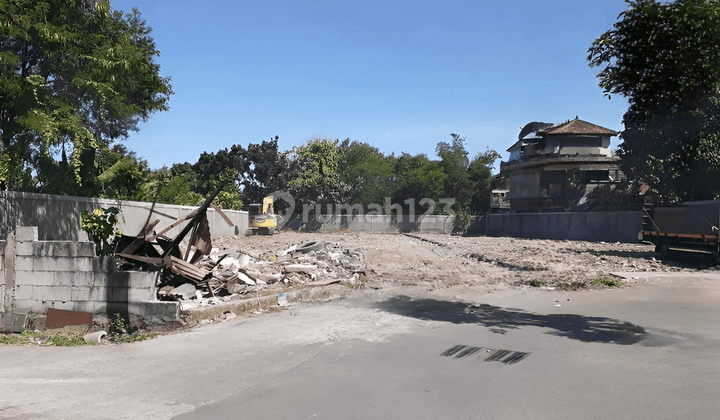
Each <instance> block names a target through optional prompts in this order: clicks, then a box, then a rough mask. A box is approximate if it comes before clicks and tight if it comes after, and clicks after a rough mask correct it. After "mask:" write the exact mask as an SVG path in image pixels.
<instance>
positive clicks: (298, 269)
mask: <svg viewBox="0 0 720 420" xmlns="http://www.w3.org/2000/svg"><path fill="white" fill-rule="evenodd" d="M317 268H318V266H317V265H315V264H289V265H286V266H285V272H286V273H307V274H310V273H312V272H314V271H315V270H317Z"/></svg>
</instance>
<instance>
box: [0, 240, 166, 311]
mask: <svg viewBox="0 0 720 420" xmlns="http://www.w3.org/2000/svg"><path fill="white" fill-rule="evenodd" d="M8 248H9V247H8V246H7V242H6V243H5V246H3V247H2V248H0V249H2V251H0V252H2V253H3V254H8V253H11V252H13V253H14V261H11V262H10V264H7V263H4V264H3V265H2V267H3V269H2V270H1V271H0V274H2V276H0V282H1V283H2V284H3V285H4V292H5V294H6V295H5V296H4V297H5V298H6V297H10V299H3V300H4V301H5V302H6V304H5V308H4V309H5V310H6V311H12V312H21V313H30V312H34V313H44V312H46V311H47V310H48V309H50V308H54V309H63V310H73V311H84V312H92V313H114V312H118V313H130V314H134V315H139V316H165V317H169V318H176V317H177V314H178V306H177V303H176V302H159V301H157V298H156V287H155V284H156V275H157V273H151V272H140V271H117V270H116V267H115V258H114V257H112V256H105V257H98V256H96V255H95V244H93V243H92V242H83V241H40V240H38V228H37V227H22V226H21V227H18V228H17V231H16V236H15V244H14V249H8ZM0 260H5V258H0Z"/></svg>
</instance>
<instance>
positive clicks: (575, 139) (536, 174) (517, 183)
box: [500, 117, 625, 212]
mask: <svg viewBox="0 0 720 420" xmlns="http://www.w3.org/2000/svg"><path fill="white" fill-rule="evenodd" d="M617 134H618V133H617V132H616V131H613V130H610V129H607V128H604V127H600V126H599V125H595V124H591V123H589V122H587V121H583V120H580V119H578V118H577V117H576V118H575V119H574V120H571V121H567V122H564V123H562V124H557V125H554V124H550V123H543V122H531V123H528V124H526V125H525V127H523V129H522V130H521V131H520V134H519V136H518V141H517V142H516V143H515V144H513V145H512V146H510V148H509V149H507V151H508V153H509V154H510V157H509V159H508V161H507V162H501V163H500V172H501V173H505V174H507V175H508V176H509V178H510V192H509V193H508V199H509V201H510V208H511V210H512V211H515V212H537V211H576V210H583V207H584V206H585V205H586V203H587V198H588V196H589V194H590V193H591V192H592V190H593V189H595V188H596V187H597V186H599V185H606V184H608V183H612V182H616V181H621V180H624V178H625V177H624V175H623V173H622V171H620V161H619V158H617V157H615V156H613V155H612V152H611V151H610V138H611V137H613V136H616V135H617Z"/></svg>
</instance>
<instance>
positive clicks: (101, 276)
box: [92, 271, 111, 287]
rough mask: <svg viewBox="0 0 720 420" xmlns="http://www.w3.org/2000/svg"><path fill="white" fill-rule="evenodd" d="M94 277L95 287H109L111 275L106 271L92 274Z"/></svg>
mask: <svg viewBox="0 0 720 420" xmlns="http://www.w3.org/2000/svg"><path fill="white" fill-rule="evenodd" d="M92 275H93V286H99V287H107V285H108V284H109V283H110V282H109V281H108V277H109V276H110V275H111V274H109V273H106V272H104V271H98V272H95V273H92Z"/></svg>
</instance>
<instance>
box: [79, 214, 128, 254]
mask: <svg viewBox="0 0 720 420" xmlns="http://www.w3.org/2000/svg"><path fill="white" fill-rule="evenodd" d="M118 213H120V210H119V209H118V208H117V207H110V208H108V209H104V208H102V207H100V208H97V209H95V210H93V212H92V214H89V213H88V212H87V210H85V211H83V212H82V215H81V216H80V227H81V228H82V230H83V232H87V234H88V235H89V236H90V239H91V240H92V241H93V242H95V252H96V253H97V254H98V255H109V254H112V253H113V252H114V243H115V241H116V240H117V239H118V238H120V236H121V235H122V233H121V232H120V229H118V228H116V227H115V225H117V224H118V223H119V220H118V218H117V214H118Z"/></svg>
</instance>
